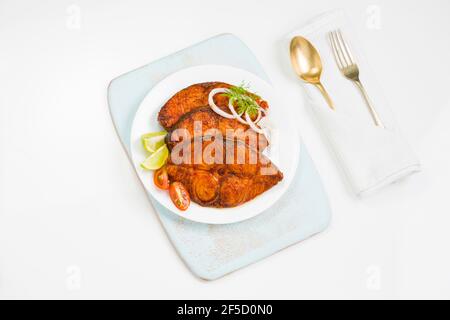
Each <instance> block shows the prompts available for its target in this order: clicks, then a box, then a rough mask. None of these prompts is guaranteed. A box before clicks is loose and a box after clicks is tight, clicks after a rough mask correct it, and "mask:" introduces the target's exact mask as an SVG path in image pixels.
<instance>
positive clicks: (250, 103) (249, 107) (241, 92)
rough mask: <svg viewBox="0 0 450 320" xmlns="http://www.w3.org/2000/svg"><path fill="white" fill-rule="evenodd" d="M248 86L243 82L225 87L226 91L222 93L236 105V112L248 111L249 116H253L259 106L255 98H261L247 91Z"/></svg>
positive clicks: (241, 113)
mask: <svg viewBox="0 0 450 320" xmlns="http://www.w3.org/2000/svg"><path fill="white" fill-rule="evenodd" d="M248 88H249V86H248V85H246V84H245V83H244V82H242V83H241V85H239V86H232V87H230V88H229V89H227V92H226V93H222V95H224V96H226V97H228V99H230V101H231V102H232V103H234V105H235V106H236V107H237V110H236V111H237V113H238V114H240V115H243V114H244V113H248V115H249V116H251V117H254V116H256V115H257V114H258V110H259V108H260V106H259V105H258V103H257V102H256V99H258V100H259V99H261V98H260V97H259V96H258V95H256V94H254V93H250V92H248V91H247V89H248Z"/></svg>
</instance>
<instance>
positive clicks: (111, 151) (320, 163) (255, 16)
mask: <svg viewBox="0 0 450 320" xmlns="http://www.w3.org/2000/svg"><path fill="white" fill-rule="evenodd" d="M336 6H338V7H342V8H345V9H346V10H347V12H348V14H349V16H350V17H351V18H352V22H353V25H354V26H355V27H356V28H357V33H358V34H359V38H360V39H361V44H360V45H361V46H362V47H363V48H364V49H365V53H366V56H367V58H368V59H369V61H370V62H371V65H372V67H373V68H374V70H375V71H376V74H377V76H378V78H379V80H380V81H381V83H382V85H383V88H384V90H385V94H386V95H387V96H388V97H389V99H390V102H391V105H392V108H393V111H394V113H395V114H396V117H397V119H398V122H399V124H400V126H401V127H402V129H403V131H404V134H405V136H406V137H407V138H408V140H409V141H410V143H411V144H412V146H413V148H414V149H415V150H416V152H417V153H418V155H419V156H420V158H421V160H422V163H423V167H424V168H423V172H422V173H420V174H417V175H415V176H413V177H411V178H409V179H407V180H405V181H403V182H401V183H398V184H396V185H394V186H391V187H388V188H386V189H384V190H382V191H381V192H379V193H378V194H377V195H374V196H372V197H370V198H368V199H365V200H357V199H355V198H354V197H353V196H352V195H351V194H350V192H349V191H348V190H347V187H346V185H345V183H344V182H343V180H342V177H341V175H340V173H339V172H338V170H337V168H336V165H335V163H334V161H333V159H332V158H331V157H330V154H329V152H328V151H327V149H326V145H325V144H324V142H323V141H322V138H321V136H320V135H319V133H318V131H317V129H316V128H315V125H314V123H313V121H312V119H311V115H310V114H309V112H307V107H306V106H305V105H304V102H303V97H302V92H301V90H300V88H299V83H297V82H296V81H293V80H292V78H291V77H290V76H289V75H287V74H286V73H285V72H284V71H283V70H282V68H281V67H280V65H281V64H282V61H280V59H284V58H286V57H283V56H281V55H280V54H279V48H278V47H277V46H278V45H279V41H280V39H281V38H282V36H283V35H284V34H286V33H287V32H289V31H291V30H292V29H293V28H294V27H295V26H297V25H299V24H301V23H302V22H305V21H306V20H308V19H310V18H312V17H313V16H315V15H316V14H319V13H321V12H323V11H327V10H330V9H333V8H335V7H336ZM378 13H379V15H378ZM449 14H450V2H449V1H448V0H433V1H387V0H385V1H380V0H371V1H366V0H364V1H361V0H352V1H350V0H348V1H331V0H330V1H324V0H322V1H319V0H316V1H298V0H295V1H294V0H290V1H288V0H279V1H269V0H252V1H241V0H227V1H226V2H222V3H220V2H217V1H199V0H191V1H173V0H165V1H56V0H55V1H17V0H15V1H12V0H11V1H5V0H0V298H178V299H184V298H190V299H196V298H200V299H201V298H450V256H449V244H450V232H449V224H450V200H449V190H450V169H449V166H450V139H449V137H450V125H449V121H450V109H449V108H450V99H449V96H448V91H449V83H450V73H449V71H450V58H449V57H450V54H449V51H450V42H449V32H450V19H449ZM223 32H230V33H234V34H235V35H237V36H239V37H240V38H241V39H242V40H243V41H244V42H245V43H247V45H248V46H249V47H250V49H251V50H252V51H253V52H254V53H255V55H256V56H257V58H258V59H259V61H260V62H261V63H262V65H263V66H264V68H265V70H266V71H267V73H268V75H269V77H270V78H271V79H272V81H273V83H274V84H275V86H276V87H277V88H278V90H279V91H280V92H282V93H283V95H285V97H286V98H287V99H289V100H290V101H291V102H292V107H293V108H301V110H302V111H301V112H302V114H303V116H302V117H301V118H300V119H298V125H299V127H300V130H301V133H302V136H303V139H304V141H305V144H306V146H307V148H308V149H309V152H310V154H311V156H312V158H313V160H314V162H315V163H316V165H317V168H318V170H319V172H320V174H321V176H322V178H323V182H324V184H325V186H326V189H327V192H328V195H329V198H330V202H331V206H332V209H333V220H332V223H331V225H330V227H329V228H328V229H327V230H326V231H325V232H324V233H322V234H320V235H317V236H315V237H314V238H312V239H310V240H308V241H305V242H303V243H301V244H298V245H295V246H292V247H290V248H288V249H286V250H283V251H282V252H280V253H278V254H276V255H274V256H272V257H270V258H268V259H265V260H263V261H261V262H258V263H256V264H254V265H251V266H249V267H247V268H245V269H242V270H240V271H237V272H234V273H233V274H231V275H228V276H226V277H224V278H222V279H220V280H217V281H214V282H206V281H202V280H199V279H197V278H195V277H194V276H192V275H191V273H190V272H189V271H188V270H187V268H186V267H185V266H184V265H183V263H182V261H181V260H180V258H179V257H178V256H177V254H176V252H175V250H174V249H173V248H172V246H171V244H170V242H169V240H168V239H167V237H166V235H165V233H164V230H163V229H162V227H161V225H160V224H159V221H158V219H157V217H156V215H155V214H154V213H153V209H152V208H151V206H150V204H149V202H148V200H147V198H146V196H145V194H144V192H143V190H142V188H141V186H140V185H139V183H138V178H137V177H136V175H135V174H134V172H133V169H132V167H131V165H130V163H129V162H128V159H127V157H126V155H125V153H124V151H123V150H122V147H121V145H120V143H119V140H118V138H117V136H116V133H115V131H114V128H113V125H112V123H111V119H110V116H109V113H108V107H107V100H106V89H107V85H108V83H109V81H110V80H111V79H112V78H114V77H116V76H118V75H120V74H122V73H124V72H127V71H129V70H131V69H135V68H137V67H139V66H141V65H144V64H146V63H148V62H150V61H152V60H154V59H157V58H160V57H163V56H165V55H167V54H170V53H172V52H173V51H176V50H179V49H182V48H184V47H186V46H189V45H191V44H193V43H196V42H198V41H201V40H203V39H205V38H208V37H211V36H214V35H216V34H219V33H223Z"/></svg>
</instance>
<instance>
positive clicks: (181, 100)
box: [158, 82, 269, 131]
mask: <svg viewBox="0 0 450 320" xmlns="http://www.w3.org/2000/svg"><path fill="white" fill-rule="evenodd" d="M230 87H232V85H230V84H228V83H225V82H203V83H197V84H193V85H191V86H189V87H187V88H184V89H183V90H181V91H178V92H177V93H176V94H175V95H173V96H172V97H171V98H170V99H169V100H168V101H167V102H166V103H165V104H164V106H163V107H162V108H161V110H160V111H159V114H158V121H159V123H160V124H161V125H162V126H163V127H164V129H166V130H167V131H168V130H170V129H171V128H172V126H174V125H175V124H176V123H177V122H178V121H179V120H180V118H181V117H182V116H183V115H184V114H186V113H188V112H191V111H193V110H195V109H198V108H202V107H208V106H209V103H208V97H209V93H210V92H211V90H213V89H217V88H225V89H228V88H230ZM248 94H249V95H250V96H253V97H254V98H255V99H256V102H257V103H258V104H259V105H260V106H261V107H262V108H264V109H267V108H268V107H269V106H268V104H267V102H266V101H263V100H261V99H259V97H257V96H256V95H255V94H253V93H251V92H248ZM213 99H214V103H215V104H216V105H217V106H218V107H219V108H220V109H222V110H223V111H225V112H227V113H231V112H230V109H229V108H228V97H226V96H223V95H221V94H216V95H215V96H214V98H213ZM236 121H237V120H236Z"/></svg>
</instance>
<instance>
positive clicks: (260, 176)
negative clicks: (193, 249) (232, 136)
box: [166, 137, 283, 208]
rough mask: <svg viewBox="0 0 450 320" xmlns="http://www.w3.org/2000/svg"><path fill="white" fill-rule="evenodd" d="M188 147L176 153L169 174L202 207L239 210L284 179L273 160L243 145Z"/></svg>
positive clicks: (220, 143) (224, 142)
mask: <svg viewBox="0 0 450 320" xmlns="http://www.w3.org/2000/svg"><path fill="white" fill-rule="evenodd" d="M196 143H197V145H195V144H196ZM186 144H187V145H186V147H185V148H184V149H181V148H180V149H179V150H175V149H173V150H172V154H171V157H170V159H169V161H168V164H167V166H166V168H167V173H168V174H169V180H170V181H171V182H174V181H179V182H181V183H183V185H184V186H185V187H186V189H187V190H188V192H189V194H190V196H191V199H192V201H194V202H196V203H198V204H200V205H201V206H205V207H216V208H227V207H235V206H238V205H241V204H243V203H245V202H247V201H250V200H251V199H253V198H255V197H257V196H258V195H260V194H261V193H263V192H265V191H267V190H268V189H270V188H272V187H273V186H274V185H276V184H277V183H278V182H279V181H281V180H282V179H283V174H282V173H281V172H280V171H279V170H278V168H277V167H276V166H275V165H274V164H272V163H271V162H270V161H269V159H267V158H266V157H265V156H264V155H262V154H261V153H259V152H257V151H256V150H254V149H252V148H250V147H249V146H248V145H247V144H245V143H243V142H239V141H235V140H226V139H223V140H217V141H216V140H211V141H208V140H207V139H206V138H204V137H203V138H201V137H199V138H196V139H193V140H192V141H191V142H187V143H186ZM196 148H198V149H197V150H199V151H200V152H197V153H196V151H195V149H196ZM182 150H184V152H181V151H182Z"/></svg>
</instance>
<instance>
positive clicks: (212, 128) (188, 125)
mask: <svg viewBox="0 0 450 320" xmlns="http://www.w3.org/2000/svg"><path fill="white" fill-rule="evenodd" d="M215 134H220V135H221V136H222V137H223V138H226V139H229V140H232V139H237V140H240V141H243V142H245V143H247V144H248V145H249V146H250V147H251V148H253V149H257V150H260V151H261V150H264V149H265V148H266V147H267V145H268V141H267V139H266V137H265V135H263V134H259V133H257V132H256V131H254V130H251V129H249V126H247V125H245V124H243V123H241V122H239V121H237V120H235V119H228V118H224V117H222V116H220V115H218V114H217V113H215V112H214V111H213V110H211V108H209V107H203V108H198V109H195V110H193V111H190V112H188V113H186V114H184V115H183V116H182V117H181V118H180V119H179V120H178V122H177V123H176V124H175V125H174V126H172V129H171V130H170V131H169V134H168V135H167V138H166V142H167V145H168V147H169V149H170V150H172V148H173V147H174V146H175V145H176V144H177V143H179V142H180V141H181V140H184V139H187V138H189V139H192V138H195V137H199V136H203V135H215Z"/></svg>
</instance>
